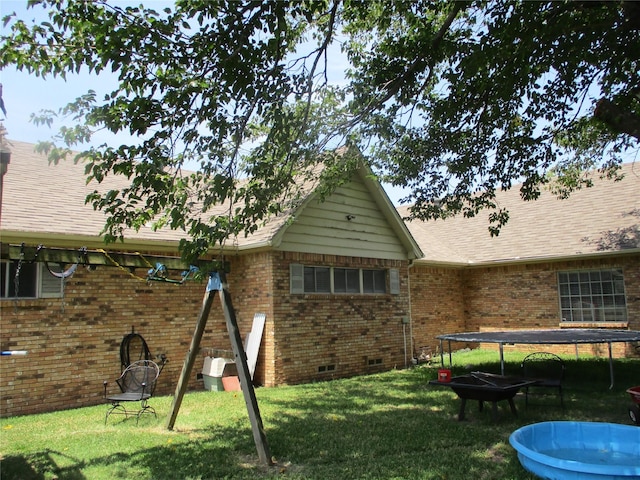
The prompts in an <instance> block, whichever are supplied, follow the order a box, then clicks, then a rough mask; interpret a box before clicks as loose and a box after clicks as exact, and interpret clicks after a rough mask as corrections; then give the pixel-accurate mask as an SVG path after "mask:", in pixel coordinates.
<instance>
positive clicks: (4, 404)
mask: <svg viewBox="0 0 640 480" xmlns="http://www.w3.org/2000/svg"><path fill="white" fill-rule="evenodd" d="M33 147H34V146H33V145H31V144H27V143H22V142H12V144H11V150H12V157H11V163H10V165H9V168H8V172H7V174H6V175H5V176H4V187H3V198H2V210H1V217H0V222H1V223H0V237H1V238H0V239H1V242H2V244H3V247H4V246H6V245H14V246H16V245H17V246H19V245H21V244H22V243H24V244H26V245H30V246H32V247H33V246H37V245H44V246H45V247H47V248H66V249H74V250H75V249H77V250H78V251H79V252H80V249H81V248H83V247H85V248H86V249H89V250H91V251H93V252H104V253H103V255H104V258H105V262H104V263H105V265H104V266H99V267H98V268H96V269H87V268H83V267H82V266H81V267H79V268H78V269H77V270H76V271H75V273H74V274H73V275H72V276H71V277H69V278H67V279H66V280H65V281H64V282H63V281H61V279H59V278H57V277H55V276H52V275H50V274H49V272H48V268H67V267H68V265H66V266H62V267H57V266H55V265H44V264H43V263H42V262H40V263H38V262H31V263H30V262H22V263H20V261H19V260H18V261H16V260H15V259H14V260H11V261H9V260H8V259H7V256H6V255H4V252H5V250H6V249H4V248H3V260H2V265H1V267H2V270H1V276H2V289H1V292H0V293H1V295H0V332H1V337H0V347H1V348H2V350H27V351H28V352H29V353H28V355H26V356H24V357H14V356H10V357H2V375H1V378H0V416H12V415H18V414H27V413H35V412H43V411H49V410H56V409H64V408H72V407H78V406H84V405H91V404H97V403H101V402H102V401H103V399H102V382H103V381H105V380H113V379H114V378H116V376H117V374H119V369H120V363H119V351H118V349H119V344H120V341H121V339H122V338H123V336H124V335H126V334H128V333H129V332H130V331H131V329H132V328H133V329H135V331H136V332H139V333H141V334H142V335H143V336H144V337H145V339H146V341H147V343H148V345H149V348H150V349H151V351H152V353H153V354H165V355H166V356H167V357H168V358H169V363H168V364H167V366H166V367H165V369H164V371H163V373H162V375H161V377H160V381H159V385H158V387H157V392H158V393H160V394H171V393H173V391H174V390H175V386H176V384H177V381H178V378H179V375H180V371H181V368H182V364H183V361H184V358H185V355H186V352H187V351H188V349H189V344H190V341H191V337H192V335H193V331H194V328H195V324H196V320H197V316H198V312H199V309H200V306H201V304H202V297H203V294H204V288H205V287H204V285H203V284H201V283H198V282H185V283H183V284H181V285H176V284H171V283H162V282H148V281H146V274H147V270H148V267H151V266H152V265H151V264H149V265H147V266H144V267H138V268H135V269H133V268H128V267H126V266H125V265H122V264H119V263H118V261H117V258H118V257H117V256H116V253H115V252H128V253H129V254H130V255H133V256H136V257H139V258H140V259H141V260H140V262H142V264H143V265H144V259H149V258H155V257H158V258H166V259H167V261H171V262H175V260H176V259H175V257H176V256H177V255H178V247H177V246H178V241H179V239H180V234H179V232H171V231H164V230H162V231H158V232H154V231H152V230H151V229H149V228H146V227H143V228H142V229H141V230H140V231H139V232H137V233H131V234H128V235H127V238H126V240H125V242H124V243H117V244H113V245H104V244H103V243H102V240H101V239H100V235H99V233H100V230H101V229H102V226H103V224H104V216H103V214H102V213H101V212H97V211H94V210H93V208H92V207H91V206H87V205H85V204H84V198H85V196H86V194H87V193H88V191H89V189H93V187H92V186H87V185H85V179H84V167H83V166H82V165H75V164H73V163H72V162H62V163H60V164H59V165H57V166H49V165H48V162H47V160H46V159H45V158H44V157H43V156H41V155H38V154H36V153H35V152H34V150H33ZM624 173H625V179H624V180H622V181H621V182H610V181H608V182H607V181H600V180H595V186H594V187H593V188H590V189H585V190H581V191H578V192H576V193H575V194H574V195H573V196H572V197H570V198H569V199H567V200H562V201H559V200H557V199H555V197H554V196H553V195H551V194H550V193H549V192H544V193H543V195H542V197H541V198H540V199H539V200H538V201H536V202H528V203H526V202H522V201H521V200H520V199H519V197H518V194H517V190H516V189H514V190H512V191H509V192H501V193H499V196H498V201H499V203H500V205H501V206H505V207H506V208H508V209H509V210H510V211H511V220H510V221H509V223H508V224H507V225H506V226H505V227H504V228H503V229H502V232H501V233H500V235H499V236H498V237H491V236H490V235H489V232H488V229H487V227H488V222H487V220H486V217H484V216H482V215H480V216H478V217H477V218H472V219H464V218H457V217H456V218H451V219H447V220H446V221H435V222H415V221H412V222H403V221H402V217H403V216H406V214H407V210H406V208H400V209H398V210H396V208H395V207H393V205H392V204H391V203H390V201H389V199H388V197H387V196H386V194H385V192H384V191H383V189H382V188H381V186H380V185H379V184H378V183H377V182H375V181H373V180H372V179H371V177H370V176H369V175H368V171H367V170H366V169H365V168H364V167H363V168H362V169H361V170H360V171H359V172H358V173H357V174H356V175H355V176H354V177H353V178H352V179H351V181H350V182H349V183H347V184H345V185H343V186H341V187H339V188H338V189H337V190H336V191H335V192H334V193H333V194H332V195H331V196H329V197H328V198H327V199H326V200H325V201H324V202H319V201H318V199H317V198H316V196H315V195H314V194H313V193H312V194H310V195H309V196H308V197H307V198H306V199H305V201H304V202H303V203H302V204H301V205H300V206H299V207H298V208H297V209H296V210H295V211H294V212H292V214H291V215H289V216H282V217H279V218H274V219H272V220H270V221H269V222H268V223H267V224H266V225H264V226H263V227H261V228H260V229H259V230H258V231H256V232H255V233H254V234H253V235H250V236H249V237H246V238H245V237H238V238H236V239H233V240H232V241H230V242H229V246H228V247H225V249H224V251H223V252H213V256H217V255H219V254H220V253H223V254H224V258H225V260H227V261H229V263H230V273H229V274H228V275H227V279H228V281H229V292H230V293H231V296H232V301H233V305H234V308H235V311H236V316H237V319H238V322H239V327H240V331H241V334H242V335H243V336H244V335H246V333H247V332H249V330H250V328H251V323H252V319H253V315H254V314H255V313H256V312H264V313H265V314H266V318H267V321H266V325H265V331H264V335H263V339H262V344H261V348H260V354H259V358H258V364H257V370H256V375H255V381H256V383H258V384H260V385H264V386H276V385H283V384H294V383H303V382H310V381H318V380H324V379H330V378H337V377H344V376H351V375H358V374H365V373H369V372H376V371H382V370H388V369H392V368H396V367H405V366H407V365H408V364H410V362H411V358H412V356H413V346H422V345H427V346H430V347H431V348H432V349H435V348H437V340H436V336H437V335H439V334H443V333H452V332H463V331H482V330H488V329H493V330H503V329H529V328H558V327H560V328H575V327H582V328H584V327H598V328H624V329H633V330H640V240H639V237H640V235H638V232H639V230H640V226H639V224H640V222H639V220H638V217H639V215H640V203H639V202H640V196H639V194H638V192H640V181H639V175H638V167H636V166H635V165H633V164H630V165H625V166H624ZM108 182H115V183H114V184H109V185H107V187H108V188H112V187H113V188H115V187H118V186H119V185H118V180H117V179H108ZM120 186H121V185H120ZM14 248H15V247H14ZM80 256H81V253H79V257H80ZM80 263H81V262H80ZM18 267H19V268H18ZM17 270H19V275H16V271H17ZM170 274H171V275H175V276H176V277H179V272H178V271H177V270H173V271H171V272H170ZM16 280H18V282H17V283H18V295H17V296H16ZM587 289H588V290H587ZM229 348H230V342H229V339H228V335H227V331H226V325H225V320H224V318H223V315H222V311H221V309H220V306H219V303H217V304H215V305H214V307H213V308H212V311H211V315H210V317H209V321H208V323H207V327H206V329H205V333H204V336H203V340H202V343H201V354H202V356H203V357H204V356H205V355H206V354H208V353H210V352H212V351H214V350H217V349H223V350H225V349H226V350H228V349H229ZM580 348H581V349H586V348H588V347H580ZM592 348H596V349H597V348H598V346H595V347H592ZM633 354H634V350H633V346H631V345H623V344H618V345H616V356H621V355H633ZM197 370H198V365H196V369H195V371H194V372H193V373H192V377H191V378H190V379H189V386H190V388H192V389H195V388H202V386H201V384H199V383H198V381H197V379H196V373H197Z"/></svg>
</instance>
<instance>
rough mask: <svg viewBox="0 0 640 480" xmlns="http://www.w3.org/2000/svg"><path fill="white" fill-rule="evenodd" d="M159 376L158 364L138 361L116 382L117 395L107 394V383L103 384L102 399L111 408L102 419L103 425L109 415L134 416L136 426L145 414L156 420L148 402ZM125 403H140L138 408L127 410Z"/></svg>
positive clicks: (154, 412)
mask: <svg viewBox="0 0 640 480" xmlns="http://www.w3.org/2000/svg"><path fill="white" fill-rule="evenodd" d="M159 375H160V367H158V364H156V363H155V362H153V361H151V360H138V361H136V362H133V363H131V364H130V365H129V366H128V367H127V368H125V370H124V371H123V372H122V375H120V378H118V379H117V380H116V383H117V384H118V386H119V387H120V392H119V393H115V394H107V385H108V382H104V397H105V399H107V400H108V401H109V402H111V407H109V410H107V413H106V415H105V417H104V423H105V425H106V423H107V420H108V419H109V416H110V415H111V414H116V415H124V416H125V417H129V416H134V415H135V417H136V424H137V423H138V421H139V420H140V416H142V415H144V414H145V413H152V414H153V415H154V416H155V417H156V418H157V415H156V411H155V409H154V408H153V407H151V406H150V405H149V404H148V400H149V399H150V398H151V397H152V396H153V391H154V390H155V388H156V382H157V380H158V376H159ZM127 402H140V407H139V408H136V409H129V410H128V409H127V408H126V407H125V404H126V403H127Z"/></svg>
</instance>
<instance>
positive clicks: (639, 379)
mask: <svg viewBox="0 0 640 480" xmlns="http://www.w3.org/2000/svg"><path fill="white" fill-rule="evenodd" d="M522 357H523V354H520V353H516V352H508V353H506V354H505V358H506V360H507V372H506V373H511V372H512V371H515V370H516V369H517V366H518V363H519V361H520V360H521V359H522ZM453 358H454V366H453V370H454V372H453V373H454V374H461V373H465V372H466V371H468V370H469V369H473V370H482V371H489V372H493V373H499V370H500V366H499V363H498V361H497V360H498V358H497V353H496V352H482V351H473V352H460V353H456V354H455V355H454V357H453ZM565 360H566V362H567V379H566V382H565V390H566V393H565V401H566V408H565V410H564V411H563V410H562V409H561V408H560V407H559V402H558V401H557V398H555V397H550V398H545V399H543V403H544V405H537V406H530V407H529V408H525V406H524V400H523V399H522V398H520V397H517V398H516V405H517V407H518V417H517V418H516V417H513V416H512V415H511V413H510V412H509V410H508V408H506V407H507V405H506V403H505V402H501V405H500V408H499V419H498V421H497V422H493V421H492V418H491V408H485V409H484V411H483V412H479V411H478V409H477V404H476V403H475V402H470V403H469V405H468V406H467V420H465V421H464V422H458V420H457V412H458V407H459V400H458V399H457V397H456V395H455V394H454V393H452V392H451V391H450V390H449V389H447V388H439V387H434V386H429V385H428V384H427V382H428V381H429V380H432V379H434V378H436V373H437V367H436V366H432V367H428V366H421V367H417V368H413V369H409V370H398V371H391V372H386V373H382V374H377V375H370V376H363V377H357V378H352V379H345V380H335V381H330V382H321V383H314V384H308V385H299V386H292V387H279V388H268V389H267V388H262V389H258V390H256V394H257V397H258V402H259V405H260V410H261V414H262V418H263V422H264V426H265V429H266V434H267V439H268V442H269V446H270V449H271V453H272V455H273V456H274V458H275V460H276V462H277V463H276V465H275V466H272V467H267V466H264V465H261V464H260V463H259V461H258V456H257V453H256V448H255V445H254V443H253V436H252V434H251V427H250V424H249V420H248V416H247V412H246V407H245V403H244V400H243V398H242V395H241V393H240V392H238V393H234V392H193V393H189V394H187V395H186V396H185V398H184V401H183V403H182V407H181V409H180V412H179V414H178V418H177V422H176V426H175V429H174V430H173V431H168V430H166V429H165V423H166V420H167V416H168V414H169V410H170V406H171V401H172V398H171V397H157V398H154V399H153V400H152V405H153V406H154V407H155V408H156V410H157V411H158V418H157V419H155V418H154V417H153V416H147V417H146V418H142V419H141V420H140V423H139V424H138V425H136V423H135V420H133V419H128V420H124V421H123V420H122V418H121V417H116V418H113V419H111V420H110V421H109V424H108V425H105V424H104V413H105V411H106V405H102V406H96V407H88V408H81V409H76V410H68V411H62V412H55V413H49V414H43V415H29V416H24V417H14V418H6V419H2V420H0V455H1V458H2V460H1V463H0V472H1V477H2V479H3V480H11V479H20V480H30V479H43V480H53V479H56V480H80V479H91V480H101V479H114V478H115V479H136V480H145V479H154V480H155V479H158V480H162V479H167V480H169V479H171V480H175V479H193V480H195V479H214V478H215V479H220V478H238V479H252V480H257V479H269V478H287V479H323V480H325V479H385V480H388V479H421V480H427V479H460V478H474V479H533V478H534V477H533V476H532V475H530V474H528V473H527V472H526V471H525V470H524V469H523V468H522V467H521V466H520V463H519V462H518V459H517V456H516V453H515V451H514V450H513V448H512V447H511V446H510V445H509V440H508V439H509V435H510V434H511V432H512V431H513V430H515V429H516V428H518V427H520V426H522V425H526V424H529V423H534V422H539V421H545V420H559V419H562V420H588V421H607V422H614V423H624V424H629V423H630V421H629V418H628V416H627V407H628V406H629V405H630V404H631V399H630V397H629V395H628V394H627V393H626V392H625V390H626V389H627V388H629V387H630V386H634V385H637V384H640V360H637V359H636V360H630V359H625V360H615V374H616V385H615V387H614V389H613V390H609V388H608V387H609V366H608V361H607V360H606V359H580V360H578V361H576V360H575V359H571V358H570V357H565ZM100 387H101V386H97V387H96V388H100ZM502 403H505V405H502Z"/></svg>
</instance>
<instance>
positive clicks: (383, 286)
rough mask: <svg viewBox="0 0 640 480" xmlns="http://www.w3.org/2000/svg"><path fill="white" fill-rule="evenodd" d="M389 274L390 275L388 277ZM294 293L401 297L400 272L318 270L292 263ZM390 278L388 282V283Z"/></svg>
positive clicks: (319, 268)
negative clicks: (391, 295) (368, 294)
mask: <svg viewBox="0 0 640 480" xmlns="http://www.w3.org/2000/svg"><path fill="white" fill-rule="evenodd" d="M387 272H388V275H387ZM290 273H291V293H336V294H338V293H347V294H349V293H350V294H364V293H376V294H385V293H391V294H396V295H397V294H399V293H400V282H399V273H398V270H397V269H390V270H386V269H361V268H337V267H316V266H304V265H299V264H292V265H291V267H290ZM387 276H388V277H389V281H388V282H387Z"/></svg>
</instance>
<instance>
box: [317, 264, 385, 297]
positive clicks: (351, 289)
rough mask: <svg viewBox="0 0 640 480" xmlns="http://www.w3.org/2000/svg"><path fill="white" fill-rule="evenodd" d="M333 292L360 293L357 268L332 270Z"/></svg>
mask: <svg viewBox="0 0 640 480" xmlns="http://www.w3.org/2000/svg"><path fill="white" fill-rule="evenodd" d="M307 268H309V267H307ZM383 273H384V272H383ZM333 292H334V293H360V271H359V270H358V269H357V268H334V269H333ZM382 293H384V290H383V292H382Z"/></svg>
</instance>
